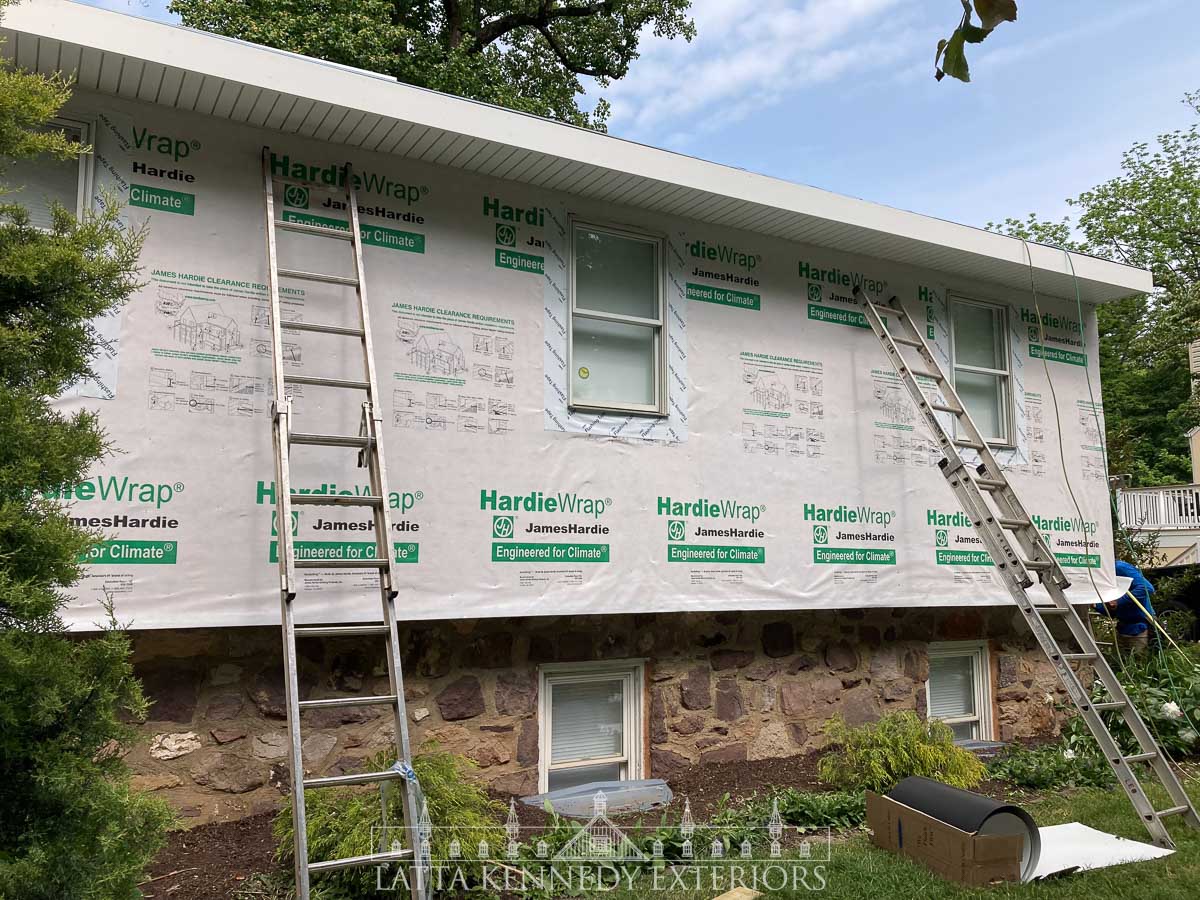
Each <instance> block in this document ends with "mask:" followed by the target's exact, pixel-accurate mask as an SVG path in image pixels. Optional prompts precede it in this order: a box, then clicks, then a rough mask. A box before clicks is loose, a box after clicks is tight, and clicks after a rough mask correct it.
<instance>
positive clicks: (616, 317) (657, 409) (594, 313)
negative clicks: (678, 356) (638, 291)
mask: <svg viewBox="0 0 1200 900" xmlns="http://www.w3.org/2000/svg"><path fill="white" fill-rule="evenodd" d="M581 228H582V229H586V230H588V231H598V232H601V233H603V234H611V235H613V236H615V237H621V238H626V239H629V240H635V241H643V242H645V243H647V244H651V245H652V246H653V247H654V264H655V267H656V268H657V270H658V272H657V276H658V277H657V278H655V280H654V283H655V287H656V288H657V291H658V304H657V305H658V316H657V317H656V318H653V319H644V318H642V317H640V316H624V315H621V314H620V313H610V312H604V311H603V310H596V309H587V308H586V307H580V306H579V304H578V303H577V300H578V296H577V293H576V290H575V273H576V266H575V239H576V235H577V234H578V233H579V230H580V229H581ZM570 235H571V236H570V253H569V257H570V258H569V259H568V261H567V268H568V274H567V286H568V287H567V289H568V292H569V294H570V305H569V318H570V321H569V322H568V323H567V408H568V409H570V410H571V411H572V412H574V411H576V410H578V411H580V412H598V413H606V412H607V413H617V414H620V415H629V414H633V415H638V416H647V417H656V418H663V417H665V416H667V414H668V408H667V302H666V297H667V274H666V272H667V266H666V252H665V251H666V240H665V239H664V237H663V235H661V234H654V233H652V232H649V231H639V230H637V229H634V228H630V227H628V226H623V225H609V224H604V223H601V222H594V221H590V220H586V219H576V218H574V217H572V218H571V220H570ZM576 319H595V320H597V321H601V322H613V323H615V324H619V325H644V326H648V327H651V328H656V329H657V330H658V337H657V340H655V342H654V356H655V359H654V372H653V374H654V403H652V404H644V403H611V404H594V403H581V402H576V400H575V366H574V363H573V361H572V357H573V356H574V347H575V320H576Z"/></svg>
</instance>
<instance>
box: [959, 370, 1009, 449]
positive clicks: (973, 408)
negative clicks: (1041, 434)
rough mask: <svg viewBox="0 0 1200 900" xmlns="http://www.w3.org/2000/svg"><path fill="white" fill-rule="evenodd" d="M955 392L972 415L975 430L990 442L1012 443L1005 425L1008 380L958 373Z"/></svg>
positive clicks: (977, 374)
mask: <svg viewBox="0 0 1200 900" xmlns="http://www.w3.org/2000/svg"><path fill="white" fill-rule="evenodd" d="M954 388H955V390H957V391H958V396H959V397H961V398H962V402H963V405H964V406H966V408H967V412H968V413H970V414H971V419H972V420H973V421H974V422H975V427H976V428H978V429H979V432H980V434H982V435H983V436H984V437H985V438H986V439H988V440H999V441H1004V440H1008V435H1007V434H1005V431H1006V428H1005V422H1004V405H1003V396H1004V379H1003V378H1002V377H1001V376H999V375H981V374H980V373H978V372H963V371H962V370H958V371H956V372H955V373H954Z"/></svg>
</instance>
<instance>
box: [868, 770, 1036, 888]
mask: <svg viewBox="0 0 1200 900" xmlns="http://www.w3.org/2000/svg"><path fill="white" fill-rule="evenodd" d="M867 825H868V827H870V829H871V831H872V832H873V833H874V835H873V837H872V840H873V841H874V843H875V846H877V847H881V848H883V849H884V850H890V851H892V852H893V853H899V854H902V855H904V856H907V857H909V858H910V859H915V860H917V861H918V862H920V863H922V864H924V865H926V866H928V867H929V868H930V869H932V870H933V871H935V872H937V873H938V874H939V875H941V876H942V877H943V878H947V879H949V880H950V881H957V882H958V883H959V884H967V885H972V886H975V887H982V886H984V885H988V884H994V883H996V882H1000V881H1020V880H1021V849H1022V845H1023V843H1024V839H1023V838H1022V837H1021V835H1018V834H1003V835H1000V834H968V833H967V832H965V831H960V830H959V829H957V828H955V827H954V826H953V825H947V824H946V823H945V822H942V821H939V820H938V819H934V818H932V817H930V816H927V815H925V813H922V812H918V811H917V810H915V809H913V808H912V807H910V806H905V805H904V804H903V803H897V802H896V801H895V800H892V799H891V798H890V797H881V796H879V795H878V794H873V793H871V792H870V791H868V792H867Z"/></svg>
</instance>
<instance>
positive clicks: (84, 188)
mask: <svg viewBox="0 0 1200 900" xmlns="http://www.w3.org/2000/svg"><path fill="white" fill-rule="evenodd" d="M46 127H47V128H48V129H55V128H63V129H65V128H72V129H77V130H78V131H79V145H80V146H81V147H88V146H91V143H92V128H93V126H92V123H91V122H89V121H87V120H86V119H72V118H69V117H67V116H55V117H54V118H52V119H50V120H49V121H48V122H47V123H46ZM75 158H76V160H77V162H78V166H79V172H78V179H77V181H76V183H75V209H73V210H71V212H73V213H74V214H75V218H76V219H81V218H83V213H84V210H86V209H88V208H89V206H90V201H89V198H90V197H91V195H92V162H93V159H94V155H93V154H91V153H79V154H77V155H76V157H75ZM34 159H36V157H35V158H34ZM23 194H24V191H21V192H18V193H15V194H13V195H12V197H13V200H12V202H14V203H17V204H19V205H20V204H21V201H22V196H23Z"/></svg>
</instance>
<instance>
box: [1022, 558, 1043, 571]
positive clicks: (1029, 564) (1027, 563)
mask: <svg viewBox="0 0 1200 900" xmlns="http://www.w3.org/2000/svg"><path fill="white" fill-rule="evenodd" d="M1021 565H1023V566H1024V567H1025V568H1027V569H1032V570H1033V571H1035V572H1040V571H1042V570H1043V569H1049V568H1050V563H1049V562H1048V561H1047V560H1044V559H1023V560H1021Z"/></svg>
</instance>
